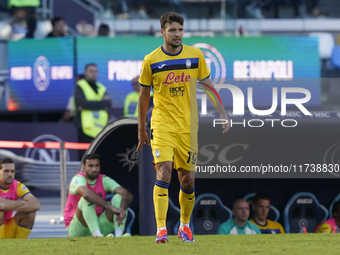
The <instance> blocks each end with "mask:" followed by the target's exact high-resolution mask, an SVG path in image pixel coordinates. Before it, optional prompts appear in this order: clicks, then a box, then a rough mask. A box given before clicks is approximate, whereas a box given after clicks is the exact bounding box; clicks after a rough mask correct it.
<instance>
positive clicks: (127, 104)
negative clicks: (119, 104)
mask: <svg viewBox="0 0 340 255" xmlns="http://www.w3.org/2000/svg"><path fill="white" fill-rule="evenodd" d="M138 79H139V76H137V77H135V78H134V79H132V89H133V91H132V92H130V93H129V94H127V95H126V97H125V101H124V117H136V118H137V117H138V100H139V94H140V86H139V84H138ZM152 101H153V92H152V91H151V92H150V102H149V108H148V111H150V110H152V109H153V102H152Z"/></svg>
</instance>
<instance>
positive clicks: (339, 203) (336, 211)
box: [332, 199, 340, 217]
mask: <svg viewBox="0 0 340 255" xmlns="http://www.w3.org/2000/svg"><path fill="white" fill-rule="evenodd" d="M339 206H340V199H339V200H338V201H336V202H335V203H334V204H333V206H332V214H333V217H334V213H338V209H339Z"/></svg>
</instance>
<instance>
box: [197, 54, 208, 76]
mask: <svg viewBox="0 0 340 255" xmlns="http://www.w3.org/2000/svg"><path fill="white" fill-rule="evenodd" d="M209 76H210V70H209V68H208V65H207V62H205V58H204V56H203V53H202V51H201V50H199V60H198V77H197V78H198V79H199V80H204V79H206V78H209Z"/></svg>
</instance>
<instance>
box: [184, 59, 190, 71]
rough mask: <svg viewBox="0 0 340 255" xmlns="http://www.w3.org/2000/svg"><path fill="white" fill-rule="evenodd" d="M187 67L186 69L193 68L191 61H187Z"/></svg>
mask: <svg viewBox="0 0 340 255" xmlns="http://www.w3.org/2000/svg"><path fill="white" fill-rule="evenodd" d="M185 65H186V67H187V68H188V69H189V68H190V67H191V61H190V59H187V61H185Z"/></svg>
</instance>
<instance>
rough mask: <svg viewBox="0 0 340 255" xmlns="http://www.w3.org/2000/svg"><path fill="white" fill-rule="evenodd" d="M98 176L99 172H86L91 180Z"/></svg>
mask: <svg viewBox="0 0 340 255" xmlns="http://www.w3.org/2000/svg"><path fill="white" fill-rule="evenodd" d="M98 176H99V173H97V172H92V173H86V177H87V179H90V180H96V179H97V178H98Z"/></svg>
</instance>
